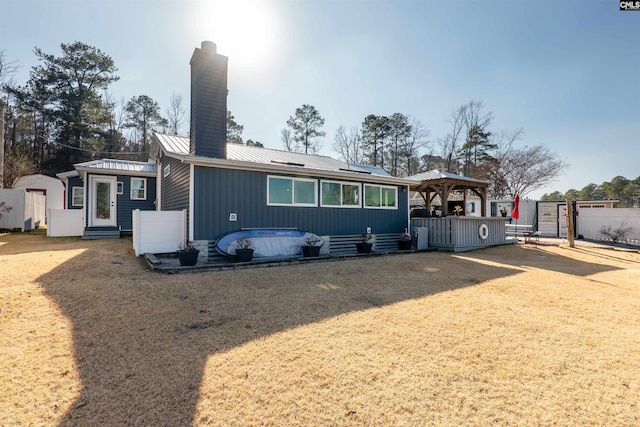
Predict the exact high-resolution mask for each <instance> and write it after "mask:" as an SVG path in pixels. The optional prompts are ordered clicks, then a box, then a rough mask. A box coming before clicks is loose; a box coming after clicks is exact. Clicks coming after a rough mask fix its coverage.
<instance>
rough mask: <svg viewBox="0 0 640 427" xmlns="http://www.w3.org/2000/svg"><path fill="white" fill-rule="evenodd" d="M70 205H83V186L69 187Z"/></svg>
mask: <svg viewBox="0 0 640 427" xmlns="http://www.w3.org/2000/svg"><path fill="white" fill-rule="evenodd" d="M71 206H81V207H82V206H84V187H73V188H72V189H71Z"/></svg>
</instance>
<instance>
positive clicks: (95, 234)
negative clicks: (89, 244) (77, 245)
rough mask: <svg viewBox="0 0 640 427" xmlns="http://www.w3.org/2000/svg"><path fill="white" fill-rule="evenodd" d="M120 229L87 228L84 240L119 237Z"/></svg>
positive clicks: (83, 235) (83, 234)
mask: <svg viewBox="0 0 640 427" xmlns="http://www.w3.org/2000/svg"><path fill="white" fill-rule="evenodd" d="M119 238H120V230H117V229H116V230H85V231H84V233H82V240H98V239H119Z"/></svg>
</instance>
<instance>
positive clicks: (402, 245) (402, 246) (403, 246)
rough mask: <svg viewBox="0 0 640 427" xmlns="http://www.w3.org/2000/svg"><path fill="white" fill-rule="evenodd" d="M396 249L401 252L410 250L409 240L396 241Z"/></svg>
mask: <svg viewBox="0 0 640 427" xmlns="http://www.w3.org/2000/svg"><path fill="white" fill-rule="evenodd" d="M398 249H399V250H401V251H408V250H409V249H411V240H398Z"/></svg>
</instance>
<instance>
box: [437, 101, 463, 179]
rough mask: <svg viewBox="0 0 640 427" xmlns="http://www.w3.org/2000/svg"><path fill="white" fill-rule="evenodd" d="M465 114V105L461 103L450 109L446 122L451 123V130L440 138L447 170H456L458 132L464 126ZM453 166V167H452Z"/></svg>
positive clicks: (459, 132) (460, 132)
mask: <svg viewBox="0 0 640 427" xmlns="http://www.w3.org/2000/svg"><path fill="white" fill-rule="evenodd" d="M466 116H467V105H466V104H465V105H461V106H460V107H458V108H457V109H455V110H453V111H451V117H450V118H449V120H448V123H449V124H450V125H451V132H450V133H449V134H447V136H445V137H444V138H443V139H441V140H440V145H441V146H442V150H443V157H444V158H445V159H446V160H447V165H446V166H447V172H457V169H458V168H457V159H456V157H455V156H456V153H457V152H458V143H459V142H460V134H462V131H463V130H464V127H465V117H466ZM454 166H455V168H454Z"/></svg>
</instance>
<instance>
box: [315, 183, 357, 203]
mask: <svg viewBox="0 0 640 427" xmlns="http://www.w3.org/2000/svg"><path fill="white" fill-rule="evenodd" d="M320 197H321V199H320V200H321V202H320V205H321V206H325V207H343V208H359V207H360V184H354V183H352V182H339V181H321V185H320Z"/></svg>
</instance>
